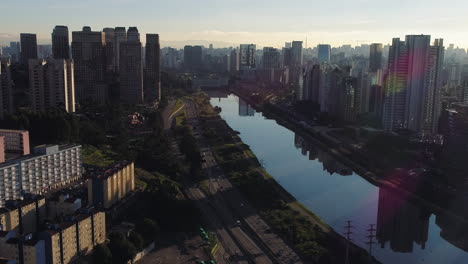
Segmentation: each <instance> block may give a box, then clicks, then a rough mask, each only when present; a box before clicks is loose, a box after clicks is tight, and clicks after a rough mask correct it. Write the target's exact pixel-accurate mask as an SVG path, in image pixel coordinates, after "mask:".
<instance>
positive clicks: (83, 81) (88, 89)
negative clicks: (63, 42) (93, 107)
mask: <svg viewBox="0 0 468 264" xmlns="http://www.w3.org/2000/svg"><path fill="white" fill-rule="evenodd" d="M104 45H105V36H104V33H102V32H100V31H91V28H90V27H83V30H82V31H74V32H72V56H73V60H74V67H75V89H76V101H77V102H78V103H80V104H83V103H98V104H103V103H105V102H106V101H107V86H106V84H105V82H104V71H105V51H104V47H105V46H104Z"/></svg>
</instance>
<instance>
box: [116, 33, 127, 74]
mask: <svg viewBox="0 0 468 264" xmlns="http://www.w3.org/2000/svg"><path fill="white" fill-rule="evenodd" d="M114 34H115V45H114V47H115V50H114V54H115V67H116V69H115V70H116V71H117V72H118V71H119V67H120V43H123V42H127V31H126V29H125V27H116V28H115V31H114Z"/></svg>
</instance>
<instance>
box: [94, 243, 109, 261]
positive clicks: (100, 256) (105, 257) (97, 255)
mask: <svg viewBox="0 0 468 264" xmlns="http://www.w3.org/2000/svg"><path fill="white" fill-rule="evenodd" d="M91 259H92V261H93V263H95V264H112V253H111V251H110V250H109V248H108V247H106V246H105V245H97V246H96V247H94V251H93V254H92V255H91Z"/></svg>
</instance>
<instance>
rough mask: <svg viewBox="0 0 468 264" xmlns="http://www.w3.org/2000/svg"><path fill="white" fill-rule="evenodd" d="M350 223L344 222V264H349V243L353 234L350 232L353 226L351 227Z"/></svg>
mask: <svg viewBox="0 0 468 264" xmlns="http://www.w3.org/2000/svg"><path fill="white" fill-rule="evenodd" d="M351 222H352V221H350V220H348V221H346V226H345V229H346V232H345V233H344V234H345V235H346V258H345V264H349V244H350V242H351V235H352V234H353V232H352V231H351V228H353V227H354V226H352V225H351Z"/></svg>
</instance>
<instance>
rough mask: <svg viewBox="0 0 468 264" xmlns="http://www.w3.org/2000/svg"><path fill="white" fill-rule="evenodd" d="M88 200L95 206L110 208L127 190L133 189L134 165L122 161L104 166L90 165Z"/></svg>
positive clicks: (88, 170)
mask: <svg viewBox="0 0 468 264" xmlns="http://www.w3.org/2000/svg"><path fill="white" fill-rule="evenodd" d="M87 174H88V175H87V176H88V201H89V202H90V203H93V204H94V205H95V206H99V207H103V208H106V209H107V208H110V207H111V206H112V205H113V204H115V203H116V202H118V201H119V200H120V199H122V198H123V197H124V196H125V195H127V194H128V193H129V192H131V191H133V190H135V166H134V163H133V162H130V161H122V162H118V163H116V164H114V165H111V166H109V167H106V168H101V167H90V168H88V169H87Z"/></svg>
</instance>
